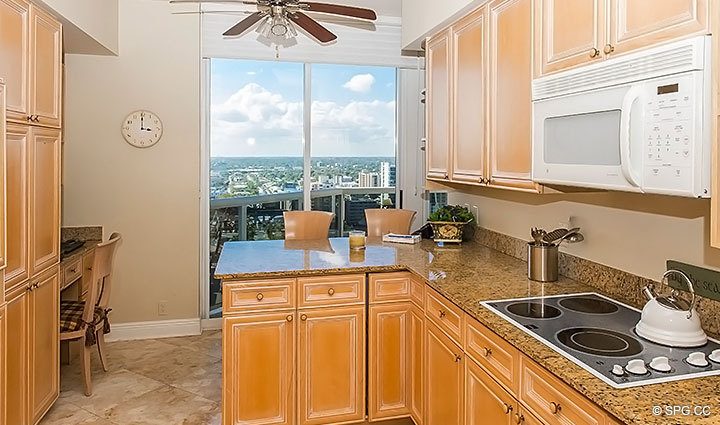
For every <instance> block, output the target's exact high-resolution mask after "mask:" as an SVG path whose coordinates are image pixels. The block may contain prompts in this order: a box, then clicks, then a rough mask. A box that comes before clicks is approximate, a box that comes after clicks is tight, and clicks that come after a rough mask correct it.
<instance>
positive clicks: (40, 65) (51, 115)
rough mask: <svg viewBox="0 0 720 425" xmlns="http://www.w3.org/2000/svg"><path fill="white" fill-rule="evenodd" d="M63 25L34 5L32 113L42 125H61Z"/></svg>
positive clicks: (32, 15)
mask: <svg viewBox="0 0 720 425" xmlns="http://www.w3.org/2000/svg"><path fill="white" fill-rule="evenodd" d="M61 107H62V25H60V23H59V22H58V21H56V20H55V19H54V18H53V17H52V16H50V15H49V14H47V13H45V12H44V11H43V10H41V9H39V8H37V7H35V6H30V115H36V116H37V119H36V122H37V123H38V124H40V125H45V126H50V127H60V110H61Z"/></svg>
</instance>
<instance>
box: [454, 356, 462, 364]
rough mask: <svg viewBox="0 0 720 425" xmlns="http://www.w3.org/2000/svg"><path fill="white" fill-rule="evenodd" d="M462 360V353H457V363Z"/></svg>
mask: <svg viewBox="0 0 720 425" xmlns="http://www.w3.org/2000/svg"><path fill="white" fill-rule="evenodd" d="M460 360H462V356H461V355H460V354H455V363H460Z"/></svg>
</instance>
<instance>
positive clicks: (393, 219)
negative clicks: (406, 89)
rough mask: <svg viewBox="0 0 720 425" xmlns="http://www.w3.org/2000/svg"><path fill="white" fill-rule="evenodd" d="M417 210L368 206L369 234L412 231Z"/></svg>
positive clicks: (377, 235)
mask: <svg viewBox="0 0 720 425" xmlns="http://www.w3.org/2000/svg"><path fill="white" fill-rule="evenodd" d="M415 214H417V213H416V212H415V211H412V210H396V209H378V208H368V209H366V210H365V221H367V235H368V236H375V237H379V236H382V235H387V234H388V233H400V234H403V235H407V234H408V233H410V226H411V225H412V221H413V219H414V218H415Z"/></svg>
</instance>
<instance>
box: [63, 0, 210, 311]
mask: <svg viewBox="0 0 720 425" xmlns="http://www.w3.org/2000/svg"><path fill="white" fill-rule="evenodd" d="M170 12H171V9H170V6H169V4H168V3H167V2H164V1H154V0H122V1H120V8H119V47H120V51H121V55H120V56H119V57H101V56H84V55H67V56H66V68H65V74H66V91H65V93H66V98H65V124H64V128H65V137H64V140H65V145H64V171H63V174H64V187H63V225H66V226H76V225H88V224H100V225H103V226H105V233H106V236H107V235H108V234H109V232H112V231H119V232H121V233H122V234H123V236H124V241H123V243H122V245H121V246H120V248H119V250H118V253H117V257H116V263H115V266H116V270H117V274H116V277H115V281H114V288H113V293H112V298H111V303H110V304H111V306H112V308H113V321H114V322H115V323H123V322H137V321H147V320H165V319H180V318H197V317H199V307H198V305H199V301H198V299H199V294H198V291H199V289H198V288H199V285H198V275H199V271H198V247H199V243H200V242H199V212H198V211H199V206H198V205H199V204H198V199H199V158H200V154H199V149H200V142H199V140H200V136H199V133H200V130H199V119H200V118H199V117H200V95H199V92H200V88H199V84H200V63H199V45H198V39H199V37H198V34H199V24H198V22H199V18H198V16H197V15H173V14H171V13H170ZM140 108H144V109H149V110H152V111H153V112H155V113H157V114H158V115H159V116H160V118H161V119H162V120H163V124H164V134H163V137H162V139H161V141H160V143H159V144H157V145H156V146H155V147H153V148H150V149H144V150H141V149H136V148H133V147H131V146H130V145H128V144H127V143H125V141H124V139H123V138H122V136H121V134H120V125H121V123H122V121H123V119H124V118H125V116H126V115H127V114H128V113H129V112H131V111H133V110H135V109H140ZM159 301H167V302H168V313H169V314H168V315H167V316H163V317H159V316H158V302H159Z"/></svg>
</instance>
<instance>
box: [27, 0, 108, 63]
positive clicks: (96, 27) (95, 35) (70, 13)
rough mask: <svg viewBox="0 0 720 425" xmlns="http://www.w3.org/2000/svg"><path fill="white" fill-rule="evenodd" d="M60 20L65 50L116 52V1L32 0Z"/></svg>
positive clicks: (96, 52)
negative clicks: (63, 32)
mask: <svg viewBox="0 0 720 425" xmlns="http://www.w3.org/2000/svg"><path fill="white" fill-rule="evenodd" d="M34 1H35V2H37V3H40V4H42V5H44V6H45V8H46V9H47V10H51V11H53V12H54V13H55V14H56V15H58V17H60V18H61V20H62V21H63V26H64V31H65V51H66V52H70V53H86V54H101V55H104V54H117V53H118V0H34Z"/></svg>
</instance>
